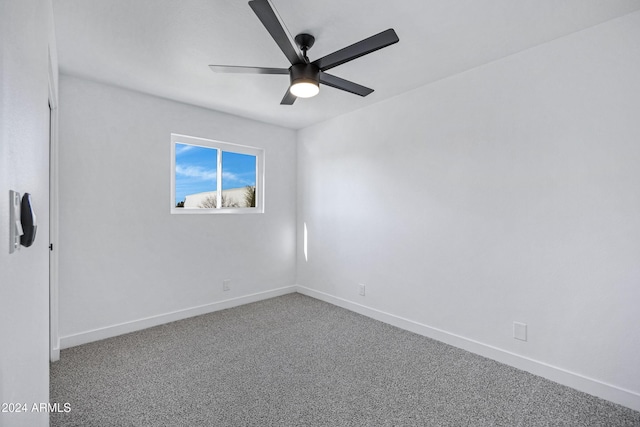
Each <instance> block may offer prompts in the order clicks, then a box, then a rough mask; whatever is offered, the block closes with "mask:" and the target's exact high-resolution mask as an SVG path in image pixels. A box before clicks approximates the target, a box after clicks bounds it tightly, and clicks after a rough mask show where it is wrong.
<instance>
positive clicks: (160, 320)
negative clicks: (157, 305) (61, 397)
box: [58, 286, 296, 357]
mask: <svg viewBox="0 0 640 427" xmlns="http://www.w3.org/2000/svg"><path fill="white" fill-rule="evenodd" d="M295 291H296V287H295V286H285V287H283V288H278V289H272V290H269V291H265V292H258V293H255V294H250V295H244V296H241V297H237V298H231V299H227V300H224V301H218V302H214V303H211V304H204V305H200V306H197V307H191V308H187V309H183V310H178V311H173V312H171V313H165V314H160V315H157V316H151V317H146V318H144V319H139V320H134V321H131V322H125V323H120V324H117V325H112V326H106V327H104V328H99V329H93V330H91V331H86V332H81V333H79V334H74V335H67V336H64V337H60V346H59V348H60V349H65V348H69V347H75V346H77V345H81V344H87V343H90V342H93V341H99V340H103V339H105V338H111V337H115V336H118V335H122V334H128V333H130V332H135V331H140V330H142V329H147V328H151V327H153V326H158V325H162V324H165V323H169V322H174V321H176V320H182V319H187V318H189V317H194V316H200V315H201V314H207V313H212V312H214V311H219V310H224V309H227V308H232V307H237V306H239V305H244V304H249V303H252V302H256V301H261V300H265V299H269V298H274V297H278V296H281V295H286V294H290V293H293V292H295ZM58 357H59V351H58Z"/></svg>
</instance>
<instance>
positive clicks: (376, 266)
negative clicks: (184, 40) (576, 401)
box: [298, 13, 640, 410]
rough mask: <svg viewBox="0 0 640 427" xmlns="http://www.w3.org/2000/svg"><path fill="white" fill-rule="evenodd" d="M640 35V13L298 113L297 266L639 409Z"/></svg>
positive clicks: (307, 279) (320, 290) (306, 280)
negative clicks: (377, 94)
mask: <svg viewBox="0 0 640 427" xmlns="http://www.w3.org/2000/svg"><path fill="white" fill-rule="evenodd" d="M638 40H640V13H634V14H631V15H627V16H625V17H622V18H620V19H617V20H614V21H610V22H607V23H605V24H602V25H600V26H597V27H593V28H591V29H588V30H585V31H582V32H579V33H575V34H573V35H571V36H568V37H565V38H562V39H558V40H556V41H553V42H550V43H547V44H545V45H542V46H539V47H536V48H534V49H530V50H527V51H525V52H521V53H519V54H516V55H513V56H510V57H507V58H504V59H502V60H499V61H496V62H494V63H491V64H488V65H486V66H483V67H479V68H476V69H473V70H470V71H468V72H465V73H462V74H459V75H456V76H453V77H451V78H447V79H444V80H441V81H439V82H436V83H434V84H431V85H428V86H425V87H422V88H420V89H417V90H414V91H411V92H408V93H405V94H403V95H400V96H398V97H396V98H393V99H391V100H388V101H385V102H382V103H379V104H377V105H373V106H370V107H367V108H365V109H362V110H359V111H356V112H353V113H351V114H347V115H344V116H341V117H338V118H336V119H333V120H330V121H327V122H324V123H321V124H318V125H316V126H312V127H309V128H306V129H303V130H301V131H300V132H299V146H298V236H299V238H298V244H299V247H300V250H299V251H298V283H299V284H300V285H301V286H304V287H306V288H307V289H306V290H305V292H307V293H309V294H311V295H314V296H318V297H320V298H324V299H327V300H329V301H332V302H335V303H338V304H341V305H344V306H347V307H350V308H352V309H356V310H358V311H361V312H363V313H367V314H369V315H373V316H374V317H376V316H377V317H379V318H381V319H385V320H388V321H391V322H395V323H398V324H404V325H408V326H407V327H410V328H412V329H414V330H416V331H419V332H421V333H425V334H426V335H430V336H434V337H436V338H439V339H443V340H445V341H448V342H451V343H454V344H456V345H460V346H462V347H466V348H468V349H471V350H473V351H477V352H479V353H482V354H486V355H489V356H491V357H494V358H498V359H500V360H503V361H507V362H508V363H511V364H514V365H516V366H519V367H523V368H525V369H529V370H530V371H534V372H537V373H539V374H542V375H545V376H547V377H550V378H552V379H555V380H557V381H561V382H564V383H566V384H569V385H572V386H574V387H578V388H581V389H583V390H585V391H589V392H591V393H595V394H599V395H600V396H603V397H605V398H608V399H611V400H615V401H617V402H619V403H623V404H625V405H627V406H631V407H633V408H635V409H636V410H640V363H638V360H639V359H638V355H639V354H640V332H639V331H638V325H640V310H639V309H638V303H639V302H640V263H639V262H638V260H640V186H639V185H640V116H639V113H640V78H638V77H639V76H640V43H638ZM305 223H306V226H307V229H308V261H306V260H305V258H304V255H303V251H302V246H303V241H302V239H303V237H302V236H303V232H302V230H303V226H304V224H305ZM358 283H364V284H366V296H364V297H361V296H359V295H358V287H357V284H358ZM513 321H519V322H525V323H527V324H528V327H529V340H528V342H523V341H517V340H514V339H513V338H512V322H513ZM538 362H539V363H538ZM548 365H550V366H548ZM566 371H569V372H566Z"/></svg>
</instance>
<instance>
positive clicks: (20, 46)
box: [0, 0, 57, 426]
mask: <svg viewBox="0 0 640 427" xmlns="http://www.w3.org/2000/svg"><path fill="white" fill-rule="evenodd" d="M49 49H50V50H51V56H52V62H53V69H54V70H57V63H56V56H55V52H56V50H55V42H54V37H53V13H52V9H51V2H50V1H48V0H41V1H31V2H21V1H5V0H3V1H0V79H1V81H0V129H1V131H0V339H1V340H2V342H1V343H0V402H7V403H8V402H22V403H27V405H28V410H29V411H30V410H31V405H32V404H33V403H41V402H44V403H46V402H48V401H49V350H48V347H49V288H48V286H49V250H48V245H49V241H48V234H49V108H48V97H49V54H48V51H49ZM52 77H53V86H54V91H55V85H56V83H55V80H56V79H57V76H56V72H55V71H54V73H53V75H52ZM9 190H15V191H18V192H20V193H21V194H22V193H25V192H28V193H31V194H32V197H33V205H34V210H35V213H36V216H37V219H38V231H37V234H36V240H35V243H34V244H33V246H31V247H30V248H24V247H23V248H22V250H20V251H18V252H14V253H13V254H11V255H9V227H8V226H9ZM0 425H1V426H46V425H48V415H47V414H46V413H37V412H35V413H31V412H28V413H26V414H25V413H20V414H9V413H0Z"/></svg>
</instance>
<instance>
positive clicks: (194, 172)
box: [176, 165, 217, 181]
mask: <svg viewBox="0 0 640 427" xmlns="http://www.w3.org/2000/svg"><path fill="white" fill-rule="evenodd" d="M176 175H182V176H185V177H189V178H196V179H200V180H202V181H215V180H216V178H217V176H216V171H215V170H211V169H205V168H203V167H201V166H181V165H176Z"/></svg>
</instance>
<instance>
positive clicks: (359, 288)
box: [358, 283, 365, 296]
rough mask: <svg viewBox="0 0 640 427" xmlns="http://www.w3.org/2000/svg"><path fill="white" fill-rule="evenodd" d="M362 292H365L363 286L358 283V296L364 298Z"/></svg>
mask: <svg viewBox="0 0 640 427" xmlns="http://www.w3.org/2000/svg"><path fill="white" fill-rule="evenodd" d="M364 292H365V286H364V285H363V284H362V283H360V284H359V285H358V293H359V294H360V295H362V296H364Z"/></svg>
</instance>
